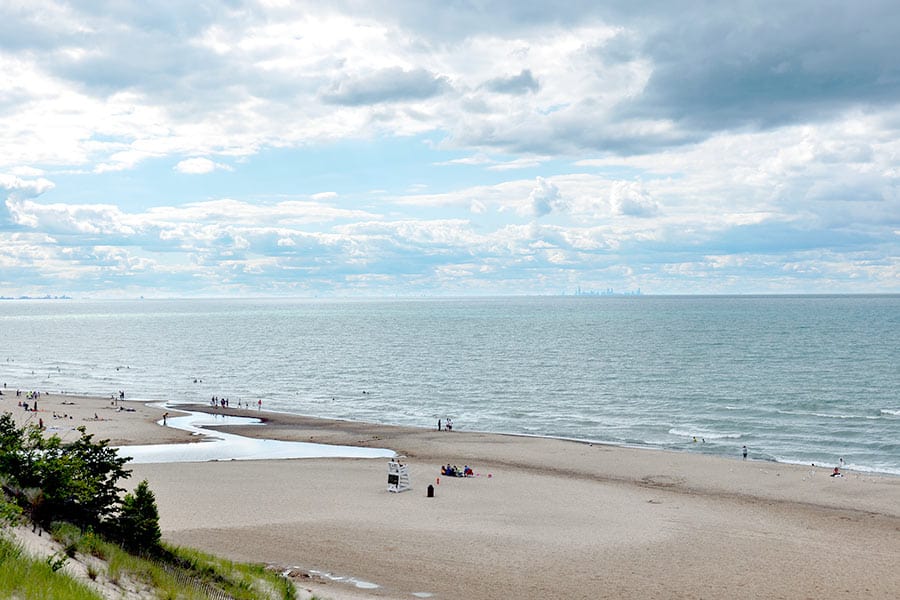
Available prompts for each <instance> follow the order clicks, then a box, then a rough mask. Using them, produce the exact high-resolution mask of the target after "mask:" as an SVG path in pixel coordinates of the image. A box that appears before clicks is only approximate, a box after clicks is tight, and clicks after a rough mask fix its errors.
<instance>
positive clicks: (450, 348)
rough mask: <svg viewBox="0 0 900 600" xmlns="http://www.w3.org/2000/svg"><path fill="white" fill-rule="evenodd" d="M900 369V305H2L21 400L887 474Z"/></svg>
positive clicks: (519, 301) (2, 342) (619, 301)
mask: <svg viewBox="0 0 900 600" xmlns="http://www.w3.org/2000/svg"><path fill="white" fill-rule="evenodd" d="M898 356H900V296H896V295H889V296H740V297H721V296H714V297H702V296H690V297H653V296H636V297H572V296H569V297H525V298H519V297H516V298H472V299H422V300H153V301H150V300H135V301H78V300H67V301H19V300H17V301H2V302H0V380H2V381H5V382H8V385H10V386H12V387H20V388H22V389H38V390H44V391H68V392H73V393H89V394H98V395H109V394H111V393H115V392H117V391H118V390H125V392H126V395H127V397H128V398H130V399H148V400H164V401H170V402H208V401H209V399H210V398H211V397H212V396H213V395H215V396H218V397H227V398H228V399H229V403H230V404H231V405H232V406H236V405H237V403H238V402H240V403H242V404H243V403H248V402H249V403H251V404H253V405H256V403H257V402H258V401H259V400H262V405H263V408H265V409H269V410H278V411H285V412H290V413H298V414H306V415H313V416H322V417H332V418H340V419H352V420H361V421H374V422H381V423H392V424H402V425H414V426H420V427H435V426H436V424H437V419H438V418H444V419H446V418H447V417H452V419H453V422H454V425H455V427H456V428H457V429H466V430H479V431H492V432H507V433H523V434H531V435H539V436H552V437H564V438H573V439H581V440H590V441H596V442H608V443H615V444H623V445H633V446H649V447H659V448H668V449H675V450H682V451H687V452H702V453H709V454H719V455H728V456H735V457H737V456H739V454H740V448H741V446H743V445H746V446H748V448H749V449H750V454H751V457H753V458H757V459H763V460H776V461H782V462H792V463H799V464H809V463H813V462H814V463H816V464H823V465H832V464H836V463H837V461H838V460H839V458H843V459H844V461H845V464H846V465H847V466H848V467H850V468H856V469H861V470H868V471H878V472H886V473H894V474H900V364H898ZM4 398H8V396H4ZM2 402H8V400H7V401H0V408H2ZM695 437H696V439H697V441H696V442H694V438H695Z"/></svg>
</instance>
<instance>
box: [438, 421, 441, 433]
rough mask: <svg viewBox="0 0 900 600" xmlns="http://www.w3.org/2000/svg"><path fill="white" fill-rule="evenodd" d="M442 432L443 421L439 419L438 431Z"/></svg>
mask: <svg viewBox="0 0 900 600" xmlns="http://www.w3.org/2000/svg"><path fill="white" fill-rule="evenodd" d="M440 430H441V420H440V419H438V431H440Z"/></svg>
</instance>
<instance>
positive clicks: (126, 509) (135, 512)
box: [116, 479, 162, 553]
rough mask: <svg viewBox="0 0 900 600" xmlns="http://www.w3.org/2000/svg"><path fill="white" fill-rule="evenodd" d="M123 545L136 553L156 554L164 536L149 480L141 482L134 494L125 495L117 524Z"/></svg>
mask: <svg viewBox="0 0 900 600" xmlns="http://www.w3.org/2000/svg"><path fill="white" fill-rule="evenodd" d="M116 529H117V535H118V537H119V540H120V541H121V543H122V545H123V546H125V547H126V548H127V549H129V550H131V551H132V552H135V553H143V552H151V553H152V552H155V551H156V550H158V549H159V540H160V538H161V537H162V534H161V532H160V530H159V511H158V510H157V508H156V497H155V496H154V495H153V492H152V491H151V490H150V485H149V484H148V483H147V480H146V479H145V480H143V481H142V482H140V483H139V484H138V485H137V487H136V488H135V490H134V493H133V494H125V498H124V499H123V500H122V510H121V511H120V513H119V518H118V521H117V524H116Z"/></svg>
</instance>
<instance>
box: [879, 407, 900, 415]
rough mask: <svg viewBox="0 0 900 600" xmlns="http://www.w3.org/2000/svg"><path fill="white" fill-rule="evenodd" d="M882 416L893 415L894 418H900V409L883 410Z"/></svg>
mask: <svg viewBox="0 0 900 600" xmlns="http://www.w3.org/2000/svg"><path fill="white" fill-rule="evenodd" d="M881 414H882V415H891V416H892V417H900V408H882V409H881Z"/></svg>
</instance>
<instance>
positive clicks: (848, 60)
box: [0, 0, 900, 292]
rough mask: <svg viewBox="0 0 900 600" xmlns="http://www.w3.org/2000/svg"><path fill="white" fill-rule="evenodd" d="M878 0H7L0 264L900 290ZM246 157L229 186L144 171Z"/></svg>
mask: <svg viewBox="0 0 900 600" xmlns="http://www.w3.org/2000/svg"><path fill="white" fill-rule="evenodd" d="M857 4H858V3H857ZM894 4H895V3H893V2H889V1H887V0H875V1H873V2H866V3H864V4H862V5H856V4H855V5H852V6H850V5H847V4H846V3H843V4H842V3H838V2H833V1H831V0H828V1H826V2H815V3H814V2H811V1H807V0H801V1H800V2H794V3H788V4H786V3H783V2H782V3H776V2H774V1H772V2H769V1H764V2H759V3H749V4H748V3H744V4H740V5H733V4H727V3H725V4H721V5H715V6H712V5H710V4H709V3H708V2H700V1H695V0H688V1H687V2H682V3H678V4H677V5H674V4H671V3H669V4H667V3H659V2H654V3H651V4H641V3H630V4H629V3H618V2H593V3H590V2H589V3H584V2H574V3H566V4H565V5H559V6H557V5H551V4H544V5H541V4H540V3H538V4H534V3H524V4H523V3H520V2H519V3H516V2H495V3H475V4H471V5H470V6H467V8H466V10H460V8H459V6H458V5H456V4H454V3H446V2H428V1H424V2H417V3H396V2H372V3H340V4H338V5H334V6H331V5H329V6H328V7H324V5H320V4H316V3H291V2H263V3H243V4H241V3H237V4H235V3H232V2H215V1H214V2H212V3H203V4H198V3H172V4H171V5H170V6H168V7H167V10H165V11H162V12H160V11H159V10H154V9H152V8H147V7H145V6H132V5H128V4H123V3H114V4H96V3H94V4H92V3H84V2H74V3H63V2H55V1H53V0H48V1H46V2H41V3H38V4H35V3H31V4H28V3H25V4H22V3H20V4H19V5H16V6H12V5H10V4H8V3H7V4H4V5H2V6H0V72H2V73H4V75H5V76H6V83H7V85H6V87H5V88H4V94H3V97H2V98H0V114H2V115H3V116H2V117H0V169H2V170H3V172H4V173H6V175H2V176H0V194H2V200H3V201H2V203H0V264H2V265H3V272H4V277H6V274H7V273H14V274H17V275H15V277H18V278H19V279H18V281H20V282H25V283H22V284H21V285H29V286H30V285H38V284H37V283H32V282H44V281H45V280H46V284H47V285H52V283H53V281H59V280H60V279H59V278H60V277H65V278H66V281H82V282H83V285H84V287H85V288H90V287H91V286H92V285H95V286H96V285H99V284H98V283H96V282H97V281H99V280H98V279H96V278H92V276H90V275H89V274H90V273H91V271H90V269H91V268H92V267H91V265H90V263H91V262H92V261H93V262H95V263H96V265H95V267H96V268H102V269H107V270H109V272H110V273H111V274H112V275H111V277H114V278H115V277H117V276H118V275H117V274H118V273H123V275H122V279H112V280H109V281H115V283H116V284H119V283H121V284H123V289H125V287H126V285H127V286H131V285H134V282H135V281H140V282H141V284H143V285H151V286H152V285H154V282H158V284H159V285H160V286H163V287H165V286H169V287H168V289H172V290H182V289H183V290H197V289H199V288H197V287H196V286H203V285H207V284H208V285H210V286H211V289H219V288H218V287H217V286H219V285H220V284H221V282H222V281H227V282H229V285H232V284H233V285H234V286H235V287H234V288H229V289H236V290H244V289H252V287H253V286H263V287H264V288H265V289H267V290H272V289H278V290H279V291H284V290H285V289H288V288H289V287H290V286H291V285H298V286H301V287H302V286H306V287H305V288H303V289H310V290H314V289H315V288H316V287H317V286H319V287H321V288H325V289H335V288H337V287H340V285H344V286H359V287H354V288H353V289H363V288H364V286H367V285H373V286H374V285H382V286H384V287H383V289H387V290H390V291H394V290H397V289H409V288H404V287H403V286H416V285H422V286H424V287H427V286H428V285H432V286H434V285H441V286H447V287H446V288H445V289H448V290H450V289H452V290H469V289H473V290H486V289H493V290H494V291H498V292H501V291H503V290H514V291H517V292H519V291H522V290H526V291H527V290H530V289H531V288H530V287H528V286H529V285H533V283H532V282H534V281H535V280H536V278H535V274H539V275H540V280H541V281H546V282H552V284H551V283H548V285H552V286H553V289H554V290H557V291H558V290H559V289H562V288H564V287H565V285H564V283H565V282H566V281H569V279H567V277H568V276H570V275H571V273H572V272H575V271H577V272H578V273H579V274H580V273H584V274H590V276H592V277H594V278H595V279H596V280H598V281H605V278H619V279H614V280H609V281H608V285H610V286H612V287H616V288H622V287H636V286H632V285H629V284H627V283H625V278H629V277H633V276H634V275H633V274H634V273H643V274H645V275H644V276H645V277H647V285H644V286H642V287H644V288H645V289H652V288H653V287H654V286H655V287H656V289H662V290H666V291H678V290H679V289H681V290H692V289H699V288H696V287H692V285H693V284H694V283H696V282H698V281H710V280H712V279H714V278H715V277H716V276H719V275H725V276H728V277H732V278H733V279H731V280H730V281H746V282H747V284H746V285H748V286H752V285H759V286H764V287H763V289H772V288H773V287H775V288H778V289H785V288H787V287H789V286H790V282H792V281H795V279H792V278H794V277H800V276H801V274H802V276H803V277H811V275H810V274H812V273H819V274H821V276H822V278H823V279H822V280H823V281H826V280H827V281H828V284H827V285H824V284H823V287H825V289H827V290H841V289H848V290H851V291H859V290H865V291H869V290H874V291H880V290H897V283H896V282H897V281H898V280H900V277H898V275H897V274H898V266H897V260H896V258H894V257H896V256H898V255H900V251H898V247H900V246H898V244H900V240H898V235H897V231H900V222H898V215H900V194H898V192H897V189H900V185H898V184H900V162H898V160H897V158H896V157H897V156H900V142H898V141H897V140H898V139H900V116H898V115H900V102H898V101H897V98H898V97H900V76H898V73H900V54H898V53H897V52H896V41H895V38H896V29H897V28H896V7H895V6H894ZM809 14H816V15H817V17H816V18H815V19H810V18H809ZM860 31H864V32H865V35H860V33H859V32H860ZM498 65H502V70H498ZM360 140H364V142H360ZM407 140H416V143H417V144H418V145H416V146H415V150H414V151H412V152H409V154H416V157H415V158H416V159H421V160H409V161H408V162H404V161H406V160H407V158H406V157H405V156H404V150H398V148H400V147H401V146H404V144H405V142H406V141H407ZM422 140H426V141H427V142H428V144H427V145H423V144H421V141H422ZM384 141H388V142H389V143H388V144H385V146H383V147H384V148H385V151H384V155H383V156H380V157H378V159H377V160H375V159H371V158H370V157H369V156H368V155H367V154H366V152H359V149H360V148H361V147H362V145H365V144H366V143H371V144H373V145H375V146H376V147H377V148H379V150H380V149H381V148H382V146H378V145H379V144H381V143H382V142H384ZM408 147H411V146H405V147H404V149H408ZM323 148H325V149H327V148H340V149H341V150H347V155H346V160H344V157H343V156H341V155H340V153H339V152H335V154H334V156H336V157H337V158H335V159H334V160H331V161H327V160H316V159H315V157H314V156H313V155H314V154H315V153H316V152H317V151H318V150H319V149H323ZM298 149H301V150H298ZM306 150H308V151H309V153H308V154H302V153H303V151H306ZM292 151H295V152H297V154H296V155H293V156H291V155H290V153H291V152H292ZM377 153H378V152H377V151H376V152H371V153H370V154H377ZM429 153H433V154H429ZM301 155H302V156H301ZM286 156H287V157H289V158H285V157H286ZM297 156H301V159H304V158H310V157H313V160H310V161H309V162H308V163H302V162H297V163H295V164H294V165H292V166H296V165H302V167H301V168H297V169H295V170H292V169H290V168H284V165H285V164H286V163H287V161H288V160H289V159H290V158H296V157H297ZM448 156H449V157H458V156H463V157H464V158H455V159H454V158H450V159H449V160H448ZM423 157H424V158H423ZM254 159H256V160H257V162H256V164H255V165H254V164H253V163H254ZM264 159H265V160H264ZM269 159H272V162H269ZM217 160H218V161H221V162H216V161H217ZM279 160H284V161H285V162H284V163H279V162H278V161H279ZM357 160H359V161H360V163H359V164H355V163H356V161H357ZM366 160H369V161H371V162H369V163H364V161H366ZM237 162H240V164H241V171H242V172H241V173H238V172H236V173H235V176H234V180H235V183H236V186H235V189H234V191H233V193H234V194H235V196H236V198H235V199H228V198H222V197H220V196H221V194H223V193H226V192H223V191H222V190H221V189H215V190H214V189H213V188H212V186H205V187H203V190H202V194H201V193H198V192H197V191H196V189H197V188H200V187H201V186H200V185H198V184H200V183H203V184H206V183H207V181H206V180H199V179H194V180H191V179H190V178H186V177H178V176H175V175H174V174H173V173H171V172H170V173H168V175H169V176H170V179H169V180H164V181H156V180H154V181H149V179H148V173H153V177H156V176H158V170H154V166H155V165H158V164H168V165H175V167H174V172H175V173H183V174H203V173H211V172H213V171H215V170H217V169H227V168H229V167H228V165H227V164H226V163H232V164H235V163H237ZM176 163H177V164H176ZM326 163H327V164H326ZM262 164H265V167H262V166H260V165H262ZM434 164H441V165H444V166H449V167H450V168H445V169H440V171H441V172H440V173H435V171H436V170H431V171H429V169H430V168H431V167H432V166H433V165H434ZM245 167H246V171H244V170H245ZM463 167H477V168H463ZM523 168H524V169H529V170H531V171H529V172H527V173H525V174H524V175H521V176H518V177H516V176H514V173H515V171H516V170H517V169H523ZM143 169H145V170H143ZM126 172H127V173H126ZM285 172H290V173H291V175H290V176H285V175H284V173H285ZM538 174H539V175H540V177H539V178H537V179H535V178H534V176H535V175H538ZM132 177H133V181H134V185H135V186H137V187H139V188H140V189H142V190H147V191H146V192H145V193H144V194H143V195H142V196H141V198H140V199H139V200H138V199H132V198H131V197H130V195H129V193H128V190H127V189H123V188H122V187H121V186H122V185H123V184H122V182H123V181H125V180H126V179H128V178H132ZM271 177H274V178H275V180H273V179H271ZM278 177H281V178H278ZM78 178H81V179H80V181H79V182H78V183H85V184H89V185H85V186H84V188H81V187H77V188H76V187H75V185H76V184H74V183H72V182H73V180H75V179H78ZM207 179H209V180H210V181H209V183H214V182H213V181H212V180H213V179H214V178H211V177H210V178H207ZM51 180H52V181H55V182H57V185H58V186H59V187H60V188H63V189H54V188H53V183H51ZM357 181H362V183H361V184H359V185H360V186H362V187H365V188H367V189H370V188H375V187H377V188H379V189H381V190H383V191H382V192H379V194H377V195H367V194H365V193H357V192H356V188H357V187H359V186H357V185H355V184H354V183H352V182H357ZM423 181H424V182H427V187H425V186H423V187H416V186H415V185H414V184H417V183H421V182H423ZM63 182H65V183H63ZM107 184H110V185H107ZM117 186H119V187H117ZM107 190H108V191H107ZM318 190H334V191H318ZM403 190H405V192H404V191H403ZM173 191H177V193H173ZM92 193H95V194H98V199H96V200H94V199H92V198H90V194H92ZM228 193H232V192H231V190H229V192H228ZM284 194H290V197H292V198H300V199H303V200H290V201H275V202H272V201H270V200H269V199H271V198H283V197H284ZM337 194H339V196H338V195H337ZM172 197H181V198H185V199H186V200H185V204H182V205H177V206H173V205H170V204H168V202H169V200H167V199H168V198H172ZM210 197H212V198H218V199H215V200H212V201H208V198H210ZM338 197H339V198H340V200H341V201H340V206H337V204H338V203H337V202H336V201H335V199H336V198H338ZM260 198H263V200H260ZM200 199H202V201H201V200H200ZM137 206H145V207H146V208H136V207H137ZM535 217H539V218H541V219H540V224H541V225H543V227H537V226H535V227H532V225H533V221H534V220H535V219H534V218H535ZM611 217H612V218H611ZM551 224H552V226H551ZM785 238H786V239H785ZM692 252H702V253H704V255H703V256H699V257H698V256H695V255H691V256H689V257H688V258H685V257H686V256H688V255H690V253H692ZM737 255H740V257H741V259H740V260H734V259H733V257H734V256H737ZM148 257H149V258H148ZM143 261H147V262H143ZM26 264H29V265H40V268H39V269H38V270H39V271H40V273H35V269H34V268H31V269H26V268H24V267H23V265H26ZM786 265H790V267H787V266H786ZM67 269H68V270H67ZM129 269H131V270H138V269H139V270H140V271H141V273H144V274H146V279H139V278H131V279H127V278H126V275H124V273H126V272H127V271H128V270H129ZM740 269H747V271H745V272H744V273H745V274H746V275H747V277H746V278H745V279H742V278H740V277H735V274H740V273H741V271H740ZM776 271H777V273H776ZM788 272H789V274H788V275H785V273H788ZM298 273H302V274H303V277H298V275H297V274H298ZM757 273H764V274H765V275H767V276H770V277H772V278H773V281H779V282H787V283H777V284H771V285H769V284H765V281H764V279H763V275H758V276H757V275H756V274H757ZM773 273H774V274H773ZM12 277H13V276H10V280H11V278H12ZM142 277H143V275H142ZM153 277H156V279H154V278H153ZM304 277H308V279H304ZM780 277H785V279H779V278H780ZM301 281H302V283H297V282H301ZM843 281H852V282H853V283H852V285H850V284H848V287H846V288H841V285H840V284H841V282H843ZM92 282H93V283H92ZM196 282H203V283H196ZM436 282H438V283H436ZM860 282H863V284H862V285H861V284H860ZM43 284H44V283H41V285H43ZM728 285H735V286H736V285H738V284H729V283H722V284H720V287H718V288H716V289H715V290H710V291H722V290H725V291H728ZM741 285H743V284H741ZM241 286H249V287H247V288H245V287H241ZM280 286H283V287H280ZM491 286H495V287H494V288H491ZM516 286H522V287H519V288H517V287H516ZM765 286H768V287H765ZM29 289H30V288H29ZM128 289H130V288H128ZM291 289H293V288H291ZM730 289H731V291H741V290H739V289H736V288H730Z"/></svg>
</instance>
